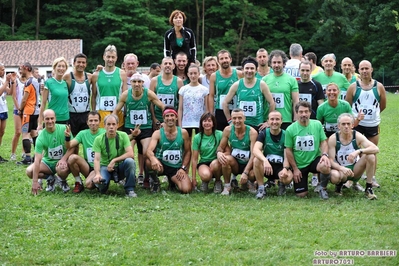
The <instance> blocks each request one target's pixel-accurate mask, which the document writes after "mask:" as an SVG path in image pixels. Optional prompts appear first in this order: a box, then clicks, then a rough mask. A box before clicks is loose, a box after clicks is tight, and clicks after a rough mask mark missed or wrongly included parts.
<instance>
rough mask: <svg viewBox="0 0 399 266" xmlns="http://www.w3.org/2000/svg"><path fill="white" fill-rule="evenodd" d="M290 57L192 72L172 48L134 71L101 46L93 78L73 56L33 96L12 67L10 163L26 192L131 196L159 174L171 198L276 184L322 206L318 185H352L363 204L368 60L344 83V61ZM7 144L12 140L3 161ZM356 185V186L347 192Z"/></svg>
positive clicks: (378, 100) (348, 67) (207, 64)
mask: <svg viewBox="0 0 399 266" xmlns="http://www.w3.org/2000/svg"><path fill="white" fill-rule="evenodd" d="M289 56H290V59H288V56H287V55H286V54H285V53H284V52H283V51H281V50H274V51H272V52H271V53H270V54H268V52H267V51H266V50H265V49H263V48H261V49H259V50H258V51H257V53H256V57H251V56H248V57H246V58H244V59H243V60H242V63H241V66H240V67H239V68H233V67H232V66H231V63H232V57H231V54H230V53H229V51H227V50H221V51H219V52H218V53H217V55H216V56H210V57H206V58H205V59H204V61H203V64H202V71H203V73H202V75H201V72H200V66H199V64H198V63H194V62H192V60H191V59H189V58H188V56H187V55H186V54H185V53H184V52H179V53H177V54H175V55H174V57H168V56H167V57H164V58H163V59H162V62H161V64H160V65H158V64H153V66H154V67H152V68H151V73H150V74H149V75H146V74H143V73H139V72H138V71H137V67H138V66H139V60H138V57H137V55H135V54H133V53H130V54H127V55H125V57H124V60H123V64H122V67H121V68H119V67H117V66H116V62H117V58H118V57H117V50H116V47H115V46H113V45H109V46H108V47H106V49H105V51H104V55H103V59H104V65H103V66H99V67H98V68H97V69H96V71H95V72H94V73H93V74H91V73H88V72H86V66H87V57H86V56H85V55H84V54H78V55H76V56H75V58H74V62H73V70H72V71H70V72H69V71H68V63H67V61H66V60H65V59H64V58H62V57H60V58H57V59H56V60H54V63H53V76H52V77H51V78H49V79H47V80H46V81H45V83H44V86H43V88H42V89H41V88H40V87H41V86H40V82H39V81H38V79H37V77H36V76H35V73H34V68H33V67H32V66H31V64H30V63H28V62H27V63H24V64H23V65H21V67H20V73H19V75H17V73H10V74H7V75H5V78H4V81H3V82H2V84H0V94H1V95H2V98H1V101H0V108H3V107H4V105H6V103H5V95H6V94H12V95H13V99H14V112H13V113H14V121H16V123H15V124H16V126H15V136H14V138H15V139H16V144H17V143H18V139H19V135H20V134H21V132H22V139H23V140H22V147H23V152H24V154H25V157H24V158H23V159H22V160H21V161H19V162H18V163H19V164H22V165H27V169H26V173H27V175H28V176H29V177H30V178H32V193H34V194H37V193H38V191H39V190H41V189H42V188H43V184H42V183H43V182H42V180H46V182H47V187H46V190H47V191H54V190H55V188H56V186H57V185H59V186H60V187H61V189H62V190H63V191H64V192H67V191H69V190H70V187H69V185H68V182H67V178H68V176H69V175H70V174H71V173H72V175H73V177H74V178H75V186H74V189H73V192H75V193H80V192H82V191H83V190H84V189H85V188H87V189H95V188H96V189H98V190H99V191H100V192H101V193H106V192H107V190H108V187H109V184H110V182H111V181H112V180H113V181H114V182H116V183H119V184H121V185H123V187H124V189H125V193H126V195H127V196H129V197H136V196H137V194H136V192H135V191H136V183H137V185H140V186H142V187H143V188H147V189H150V190H151V191H152V192H154V193H156V192H159V191H160V188H161V181H160V179H159V176H165V179H164V181H165V182H166V181H167V182H168V184H169V189H170V190H178V191H180V192H181V193H190V192H191V191H193V190H194V189H196V188H197V187H199V189H200V190H202V191H204V192H205V191H208V190H209V184H211V183H213V191H214V192H215V193H220V194H222V195H230V194H231V193H234V191H239V190H248V191H250V192H252V193H254V194H255V195H256V198H258V199H262V198H264V197H265V196H266V195H267V192H266V191H267V189H268V188H271V187H273V186H276V185H277V187H278V192H277V193H278V195H284V194H285V193H286V189H287V188H288V187H289V186H290V184H293V188H294V192H295V194H296V195H297V196H299V197H306V196H307V194H308V190H309V188H308V186H309V181H311V184H312V185H313V186H314V187H315V191H316V192H318V193H319V195H320V197H321V198H322V199H328V197H329V195H328V192H327V184H328V183H329V182H331V183H332V184H334V185H335V193H336V194H338V195H342V188H343V187H348V188H349V187H353V188H354V189H356V190H362V191H364V193H365V195H366V196H367V197H368V198H369V199H375V198H376V195H375V194H374V192H373V187H379V184H378V183H377V180H376V179H375V171H376V165H377V157H376V154H377V153H378V152H379V149H378V147H377V145H378V139H379V124H380V113H381V112H382V111H383V110H384V109H385V106H386V96H385V89H384V87H383V85H382V84H381V83H379V82H377V81H376V80H374V79H373V78H372V71H373V69H372V66H371V63H370V62H369V61H367V60H363V61H361V62H360V63H359V68H358V71H359V74H356V73H355V72H354V69H355V66H354V64H353V62H352V61H351V60H350V58H344V59H343V60H342V64H341V68H342V70H343V73H338V72H336V71H335V70H334V69H335V67H336V58H335V55H334V54H327V55H325V56H324V57H323V58H322V59H321V64H322V67H323V68H321V67H318V66H317V65H316V63H317V57H316V55H315V54H314V53H307V54H305V55H302V47H301V46H300V45H299V44H292V45H291V47H290V54H289ZM1 67H2V66H0V76H2V74H3V76H4V73H2V72H1V71H3V72H4V66H3V68H1ZM4 103H5V104H4ZM1 110H3V109H0V112H1ZM7 111H8V110H7ZM3 113H4V112H3ZM1 115H3V114H2V113H1V114H0V120H1V123H2V124H1V125H0V126H1V127H0V128H3V123H4V128H5V121H6V119H7V118H4V116H1ZM17 121H20V122H19V123H18V122H17ZM43 124H44V127H43ZM0 132H1V131H0ZM3 134H4V130H3ZM3 134H0V135H1V136H2V135H3ZM0 140H1V138H0ZM32 145H33V146H34V151H35V152H34V154H31V146H32ZM134 145H137V153H138V155H137V158H138V159H137V168H138V170H137V171H136V161H135V160H134V157H135V156H134V150H135V149H134ZM16 146H17V145H15V148H14V141H13V150H12V154H11V157H10V159H11V160H16V155H15V154H16V151H15V150H16ZM79 146H81V147H82V149H81V154H83V157H81V156H80V155H79V152H78V150H79V149H78V147H79ZM1 158H2V159H1V160H2V161H7V160H6V159H4V158H3V157H1ZM190 168H191V171H190ZM190 173H191V174H190ZM197 175H198V176H199V180H197ZM363 175H364V177H365V178H366V188H362V187H361V185H360V184H359V181H360V179H361V177H362V176H363ZM82 176H83V177H84V178H85V184H83V180H82ZM237 176H239V179H238V178H237ZM265 177H266V179H265ZM308 177H311V179H309V178H308ZM212 180H214V182H213V181H212ZM265 180H267V181H266V182H265ZM197 181H200V185H198V184H197ZM347 181H352V183H351V182H347Z"/></svg>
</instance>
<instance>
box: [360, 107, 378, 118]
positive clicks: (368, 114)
mask: <svg viewBox="0 0 399 266" xmlns="http://www.w3.org/2000/svg"><path fill="white" fill-rule="evenodd" d="M359 111H362V113H363V114H364V120H374V119H375V115H376V113H375V112H376V108H375V106H374V105H367V104H363V105H360V109H359Z"/></svg>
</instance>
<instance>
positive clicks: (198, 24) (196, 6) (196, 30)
mask: <svg viewBox="0 0 399 266" xmlns="http://www.w3.org/2000/svg"><path fill="white" fill-rule="evenodd" d="M195 11H196V12H197V23H196V24H197V25H196V29H195V35H196V38H197V39H196V41H197V43H196V45H197V48H198V43H199V42H198V39H199V36H200V27H199V26H200V21H201V16H200V8H199V4H198V0H195ZM197 55H198V49H197Z"/></svg>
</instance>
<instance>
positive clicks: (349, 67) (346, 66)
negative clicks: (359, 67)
mask: <svg viewBox="0 0 399 266" xmlns="http://www.w3.org/2000/svg"><path fill="white" fill-rule="evenodd" d="M354 67H355V65H354V64H353V61H352V59H350V58H349V57H345V58H344V59H342V61H341V69H342V74H344V76H345V77H346V79H347V80H348V82H349V83H350V84H352V83H353V82H356V80H357V77H356V75H354V74H353V68H354Z"/></svg>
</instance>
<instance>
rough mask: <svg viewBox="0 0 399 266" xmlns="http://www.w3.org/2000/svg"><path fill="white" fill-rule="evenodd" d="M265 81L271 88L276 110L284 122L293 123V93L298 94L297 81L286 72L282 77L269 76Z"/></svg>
mask: <svg viewBox="0 0 399 266" xmlns="http://www.w3.org/2000/svg"><path fill="white" fill-rule="evenodd" d="M263 81H264V82H266V84H267V86H269V89H270V92H271V93H272V96H273V99H274V102H275V103H276V110H277V111H279V112H280V113H281V115H282V117H283V122H288V123H290V122H292V114H293V109H292V93H293V92H298V82H297V81H296V79H295V78H294V77H292V76H291V75H289V74H287V73H285V72H284V73H283V74H282V75H281V76H276V75H274V74H272V75H270V74H269V75H267V76H266V77H264V78H263Z"/></svg>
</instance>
